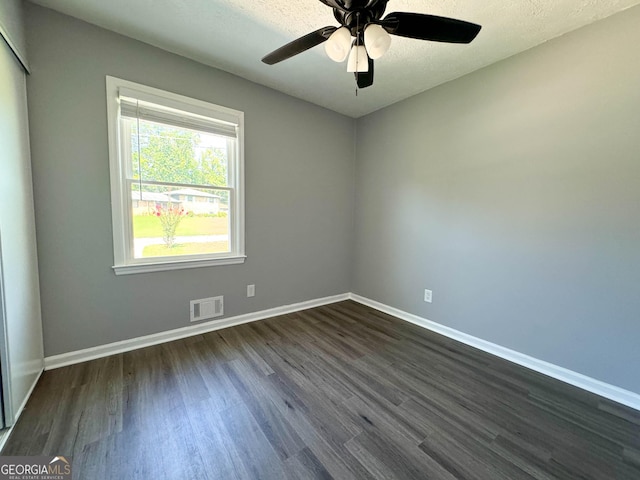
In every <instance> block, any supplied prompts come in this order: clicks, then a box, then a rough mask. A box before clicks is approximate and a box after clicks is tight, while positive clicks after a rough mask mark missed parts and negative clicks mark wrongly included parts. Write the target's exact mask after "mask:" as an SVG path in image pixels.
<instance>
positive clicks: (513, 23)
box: [31, 0, 640, 117]
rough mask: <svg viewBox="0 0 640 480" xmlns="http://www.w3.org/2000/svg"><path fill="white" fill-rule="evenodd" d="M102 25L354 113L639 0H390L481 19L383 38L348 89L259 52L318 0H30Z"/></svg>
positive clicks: (343, 75)
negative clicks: (434, 38)
mask: <svg viewBox="0 0 640 480" xmlns="http://www.w3.org/2000/svg"><path fill="white" fill-rule="evenodd" d="M31 1H33V2H34V3H38V4H40V5H43V6H46V7H49V8H52V9H54V10H58V11H60V12H63V13H66V14H68V15H71V16H74V17H77V18H80V19H82V20H85V21H87V22H90V23H93V24H96V25H99V26H101V27H104V28H107V29H109V30H113V31H116V32H118V33H121V34H124V35H127V36H129V37H132V38H135V39H138V40H141V41H143V42H147V43H149V44H151V45H155V46H157V47H160V48H163V49H165V50H168V51H171V52H174V53H178V54H180V55H183V56H185V57H188V58H191V59H194V60H197V61H199V62H202V63H204V64H207V65H212V66H214V67H218V68H220V69H222V70H226V71H228V72H231V73H234V74H236V75H239V76H241V77H244V78H247V79H249V80H252V81H254V82H257V83H261V84H263V85H267V86H269V87H272V88H274V89H276V90H280V91H282V92H285V93H288V94H290V95H293V96H295V97H299V98H302V99H304V100H307V101H309V102H312V103H316V104H318V105H322V106H324V107H327V108H329V109H332V110H335V111H337V112H340V113H343V114H345V115H349V116H352V117H359V116H362V115H365V114H367V113H370V112H372V111H375V110H377V109H379V108H382V107H385V106H387V105H390V104H392V103H395V102H397V101H399V100H402V99H404V98H407V97H410V96H412V95H414V94H416V93H419V92H422V91H424V90H427V89H429V88H432V87H435V86H436V85H439V84H441V83H444V82H447V81H449V80H453V79H454V78H458V77H460V76H462V75H465V74H467V73H469V72H472V71H474V70H477V69H479V68H482V67H484V66H486V65H489V64H491V63H495V62H497V61H499V60H501V59H504V58H506V57H509V56H511V55H514V54H516V53H519V52H522V51H524V50H527V49H529V48H531V47H533V46H535V45H539V44H541V43H543V42H545V41H547V40H550V39H552V38H554V37H557V36H559V35H562V34H564V33H566V32H569V31H571V30H575V29H576V28H579V27H581V26H584V25H587V24H589V23H592V22H594V21H597V20H599V19H602V18H604V17H607V16H609V15H612V14H614V13H616V12H619V11H621V10H624V9H626V8H629V7H631V6H634V5H637V4H640V0H519V1H505V0H484V1H481V2H479V1H475V0H429V1H427V0H390V1H389V4H388V6H387V12H386V13H390V12H393V11H410V12H419V13H429V14H433V15H442V16H445V17H453V18H458V19H461V20H466V21H470V22H473V23H478V24H480V25H482V27H483V28H482V31H481V32H480V34H479V35H478V37H477V38H476V40H475V41H474V42H473V43H471V44H470V45H452V44H441V43H435V42H424V41H419V40H412V39H407V38H401V37H395V36H394V37H393V42H392V44H391V48H390V50H389V52H387V53H386V54H385V55H384V57H382V58H381V59H379V60H378V61H376V72H375V73H376V76H375V82H374V85H373V86H372V87H370V88H367V89H365V90H360V92H359V93H358V96H357V97H356V95H355V82H354V78H353V74H350V73H347V72H346V65H345V64H337V63H334V62H332V61H331V60H329V59H328V58H327V56H326V55H325V53H324V49H323V47H322V46H318V47H315V48H313V49H311V50H309V51H307V52H305V53H303V54H301V55H298V56H296V57H294V58H292V59H290V60H287V61H284V62H282V63H279V64H277V65H274V66H268V65H265V64H263V63H262V62H261V61H260V59H261V58H262V57H263V56H264V55H266V54H267V53H269V52H270V51H272V50H275V49H276V48H278V47H280V46H281V45H283V44H285V43H287V42H289V41H291V40H293V39H294V38H297V37H299V36H301V35H304V34H306V33H308V32H310V31H313V30H316V29H318V28H320V27H323V26H327V25H336V24H337V22H336V21H335V19H334V18H333V14H332V11H331V9H330V8H329V7H327V6H325V5H324V4H322V3H321V2H320V1H318V0H31Z"/></svg>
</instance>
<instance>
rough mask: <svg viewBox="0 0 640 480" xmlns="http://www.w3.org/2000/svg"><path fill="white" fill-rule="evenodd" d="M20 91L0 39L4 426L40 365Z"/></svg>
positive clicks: (17, 72) (20, 78)
mask: <svg viewBox="0 0 640 480" xmlns="http://www.w3.org/2000/svg"><path fill="white" fill-rule="evenodd" d="M0 13H2V15H4V13H3V12H0ZM0 19H2V20H3V22H4V21H6V20H7V19H6V17H0ZM26 94H27V90H26V84H25V73H24V71H23V69H22V67H21V66H20V64H19V63H18V61H17V59H16V58H15V57H14V55H13V53H12V52H11V50H10V49H9V47H8V46H7V45H6V44H5V42H4V41H2V39H1V38H0V192H2V195H0V296H1V297H2V298H0V323H1V325H0V334H1V337H0V350H2V352H0V354H1V358H0V362H1V363H2V367H3V368H2V370H3V371H2V374H3V381H5V382H6V381H7V380H8V381H9V387H8V388H10V394H8V395H7V396H8V397H9V399H8V400H9V402H7V403H8V404H9V407H10V411H9V412H7V413H8V415H7V423H8V424H12V423H13V419H14V415H15V413H16V411H17V409H18V408H20V406H21V405H22V403H23V402H24V400H25V399H26V396H27V393H28V392H29V390H30V388H31V387H32V385H33V383H34V382H35V380H36V378H37V376H38V374H39V373H40V372H41V371H42V366H43V362H42V358H43V354H42V323H41V319H40V298H39V291H38V265H37V253H36V239H35V221H34V213H33V194H32V186H31V168H30V161H29V134H28V119H27V97H26ZM3 317H4V319H3ZM3 320H4V321H3ZM5 341H6V343H5ZM5 388H7V385H6V384H5ZM5 392H6V390H5ZM6 400H7V397H5V401H6Z"/></svg>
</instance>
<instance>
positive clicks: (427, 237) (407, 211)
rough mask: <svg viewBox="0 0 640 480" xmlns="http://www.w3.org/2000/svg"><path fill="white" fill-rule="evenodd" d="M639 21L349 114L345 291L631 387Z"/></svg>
mask: <svg viewBox="0 0 640 480" xmlns="http://www.w3.org/2000/svg"><path fill="white" fill-rule="evenodd" d="M638 25H640V8H634V9H632V10H629V11H627V12H623V13H622V14H618V15H616V16H614V17H611V18H609V19H606V20H604V21H601V22H598V23H596V24H593V25H591V26H588V27H586V28H583V29H581V30H578V31H576V32H573V33H571V34H569V35H566V36H564V37H561V38H558V39H556V40H553V41H550V42H548V43H546V44H544V45H542V46H540V47H538V48H535V49H533V50H530V51H528V52H525V53H523V54H520V55H518V56H515V57H512V58H510V59H507V60H505V61H503V62H501V63H498V64H496V65H493V66H491V67H489V68H486V69H484V70H481V71H479V72H476V73H474V74H471V75H468V76H466V77H464V78H461V79H459V80H457V81H454V82H451V83H449V84H446V85H444V86H441V87H438V88H436V89H434V90H431V91H429V92H426V93H424V94H421V95H419V96H416V97H413V98H410V99H408V100H406V101H404V102H402V103H400V104H396V105H394V106H391V107H389V108H386V109H384V110H381V111H379V112H376V113H374V114H371V115H369V116H367V117H364V118H362V119H360V120H359V121H358V124H357V138H358V142H357V149H356V151H357V165H356V172H357V175H356V192H357V199H356V211H355V218H356V232H355V242H356V245H357V248H356V249H355V251H354V253H355V265H354V273H353V275H354V279H353V286H352V287H353V288H352V289H353V291H354V292H356V293H358V294H361V295H364V296H366V297H369V298H372V299H375V300H378V301H380V302H383V303H385V304H388V305H391V306H394V307H397V308H400V309H403V310H406V311H408V312H411V313H414V314H417V315H420V316H423V317H426V318H428V319H430V320H433V321H435V322H438V323H441V324H444V325H447V326H450V327H452V328H455V329H458V330H460V331H462V332H465V333H468V334H471V335H474V336H477V337H480V338H482V339H485V340H488V341H491V342H495V343H497V344H499V345H503V346H505V347H509V348H512V349H514V350H517V351H519V352H523V353H525V354H529V355H532V356H534V357H537V358H539V359H543V360H546V361H549V362H551V363H554V364H557V365H561V366H564V367H567V368H569V369H571V370H574V371H577V372H581V373H583V374H586V375H589V376H591V377H594V378H597V379H600V380H603V381H605V382H609V383H612V384H614V385H618V386H621V387H623V388H626V389H629V390H632V391H635V392H640V375H638V371H637V368H638V365H640V349H639V348H638V339H640V157H639V156H640V88H639V86H640V61H638V45H639V44H640V29H638ZM424 288H429V289H432V290H433V295H434V301H433V304H426V303H424V302H423V300H422V297H423V290H424Z"/></svg>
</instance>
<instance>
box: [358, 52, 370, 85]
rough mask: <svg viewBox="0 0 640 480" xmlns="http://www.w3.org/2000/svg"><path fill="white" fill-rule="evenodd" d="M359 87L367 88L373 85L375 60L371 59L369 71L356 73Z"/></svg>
mask: <svg viewBox="0 0 640 480" xmlns="http://www.w3.org/2000/svg"><path fill="white" fill-rule="evenodd" d="M354 75H355V76H356V83H357V84H358V88H367V87H370V86H371V85H373V60H372V59H371V58H370V59H369V71H368V72H365V73H358V72H356V73H354Z"/></svg>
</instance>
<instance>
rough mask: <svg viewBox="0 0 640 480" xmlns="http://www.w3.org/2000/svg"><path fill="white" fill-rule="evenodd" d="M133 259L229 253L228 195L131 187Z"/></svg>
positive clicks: (185, 189)
mask: <svg viewBox="0 0 640 480" xmlns="http://www.w3.org/2000/svg"><path fill="white" fill-rule="evenodd" d="M131 200H132V203H131V205H132V223H133V250H134V258H137V259H139V258H150V257H173V256H182V255H202V254H212V253H228V252H230V245H231V244H230V239H229V235H230V222H229V218H230V217H229V192H228V191H227V190H216V189H202V188H198V189H196V188H182V187H166V186H157V185H149V184H145V183H140V182H138V181H133V182H132V183H131Z"/></svg>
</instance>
